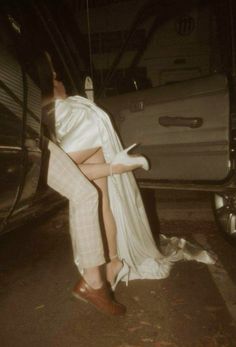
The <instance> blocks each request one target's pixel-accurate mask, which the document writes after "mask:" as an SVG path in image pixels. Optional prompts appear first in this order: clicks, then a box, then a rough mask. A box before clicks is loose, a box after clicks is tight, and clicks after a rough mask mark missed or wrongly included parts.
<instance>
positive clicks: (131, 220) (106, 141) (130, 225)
mask: <svg viewBox="0 0 236 347" xmlns="http://www.w3.org/2000/svg"><path fill="white" fill-rule="evenodd" d="M55 121H56V136H57V139H58V142H59V145H60V146H61V147H62V149H63V150H64V151H65V152H75V151H80V150H84V149H89V148H94V147H101V148H102V150H103V153H104V157H105V160H106V162H107V163H110V162H111V161H112V159H113V158H114V156H115V155H116V153H118V152H119V151H121V150H122V149H123V148H122V145H121V142H120V140H119V138H118V136H117V134H116V132H115V130H114V128H113V126H112V123H111V120H110V118H109V116H108V115H107V114H106V113H105V112H104V111H103V110H102V109H100V108H99V107H97V106H96V104H95V103H93V102H91V101H90V100H88V99H86V98H83V97H81V96H72V97H68V98H67V99H64V100H57V101H56V103H55ZM108 191H109V199H110V204H111V209H112V212H113V215H114V218H115V221H116V226H117V245H118V255H119V257H120V259H124V260H125V261H126V263H127V264H128V265H129V266H130V270H131V271H130V274H129V280H133V279H161V278H165V277H167V276H168V275H169V272H170V269H171V267H172V265H173V263H174V262H176V261H178V260H197V261H200V262H204V263H208V264H212V263H214V262H215V260H214V257H212V256H211V255H210V254H209V253H208V252H207V251H205V250H203V249H202V248H198V247H196V246H195V245H192V244H190V243H189V242H187V241H186V240H184V239H182V238H177V237H171V238H166V237H165V236H164V235H161V241H164V245H165V246H164V248H163V249H162V252H160V251H159V249H158V248H157V246H156V244H155V242H154V239H153V237H152V233H151V230H150V227H149V223H148V220H147V216H146V212H145V210H144V205H143V202H142V198H141V195H140V192H139V189H138V186H137V184H136V180H135V178H134V175H133V174H132V173H131V172H129V173H124V174H121V175H113V176H109V177H108ZM127 276H128V275H127ZM122 280H123V281H126V280H127V278H123V279H122Z"/></svg>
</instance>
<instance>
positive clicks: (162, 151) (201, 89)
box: [105, 74, 230, 181]
mask: <svg viewBox="0 0 236 347" xmlns="http://www.w3.org/2000/svg"><path fill="white" fill-rule="evenodd" d="M118 99H119V100H118ZM105 103H106V101H105ZM115 105H119V109H116V107H115ZM106 106H107V109H108V110H109V109H111V110H114V111H115V112H114V114H116V116H115V117H114V119H115V122H116V124H117V126H118V131H119V133H120V135H121V138H122V140H123V142H124V144H125V146H128V145H130V144H132V143H135V142H137V143H140V147H139V148H138V151H139V152H141V153H143V154H145V155H146V156H147V157H148V158H149V159H150V162H151V171H150V172H145V171H139V172H137V177H138V178H144V179H145V178H147V179H156V180H174V181H179V180H181V181H202V180H210V181H219V180H223V179H225V178H226V177H227V175H228V174H229V171H230V139H229V90H228V83H227V79H226V77H225V76H223V75H218V74H216V75H212V76H209V77H205V78H199V79H193V80H190V81H186V82H178V83H173V84H171V85H166V86H162V87H157V88H153V89H152V90H145V91H140V92H136V93H130V94H129V95H124V96H119V97H115V98H113V99H112V100H110V101H109V105H108V104H107V103H106Z"/></svg>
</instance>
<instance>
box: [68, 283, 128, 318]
mask: <svg viewBox="0 0 236 347" xmlns="http://www.w3.org/2000/svg"><path fill="white" fill-rule="evenodd" d="M72 293H73V295H74V296H75V297H76V298H77V299H80V300H83V301H85V302H89V303H90V304H92V305H93V306H95V307H96V308H97V309H98V310H99V311H100V312H103V313H106V314H108V315H112V316H123V315H124V314H125V312H126V307H125V306H124V305H122V304H120V303H118V302H116V301H115V300H114V299H113V298H112V294H111V291H110V290H109V288H108V287H107V285H106V284H105V283H104V284H103V286H102V287H101V288H99V289H93V288H91V287H90V286H89V285H88V283H86V282H85V280H84V279H83V278H81V280H80V281H79V282H78V283H77V284H76V286H75V288H74V290H73V292H72Z"/></svg>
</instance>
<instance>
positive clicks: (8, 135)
mask: <svg viewBox="0 0 236 347" xmlns="http://www.w3.org/2000/svg"><path fill="white" fill-rule="evenodd" d="M13 108H14V107H12V109H13ZM20 112H21V110H20V108H19V106H18V105H15V112H14V111H13V110H12V111H11V110H10V109H8V108H7V107H6V106H5V105H3V104H2V103H1V102H0V146H12V147H19V146H21V144H22V121H21V118H20ZM17 115H19V117H18V116H17Z"/></svg>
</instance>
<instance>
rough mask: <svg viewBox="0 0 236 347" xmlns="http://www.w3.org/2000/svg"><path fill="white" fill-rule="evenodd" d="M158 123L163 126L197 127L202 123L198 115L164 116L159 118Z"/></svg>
mask: <svg viewBox="0 0 236 347" xmlns="http://www.w3.org/2000/svg"><path fill="white" fill-rule="evenodd" d="M159 124H160V125H161V126H163V127H188V128H199V127H201V126H202V124H203V119H202V118H200V117H197V118H195V117H193V118H192V117H169V116H164V117H160V118H159Z"/></svg>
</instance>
